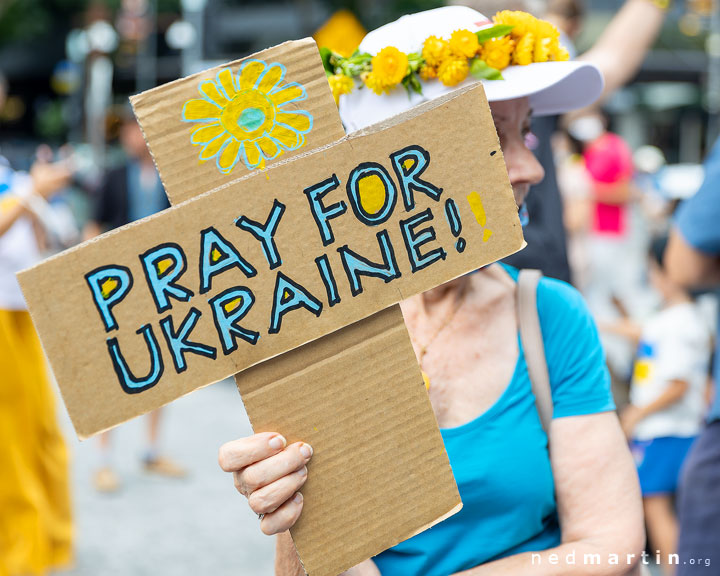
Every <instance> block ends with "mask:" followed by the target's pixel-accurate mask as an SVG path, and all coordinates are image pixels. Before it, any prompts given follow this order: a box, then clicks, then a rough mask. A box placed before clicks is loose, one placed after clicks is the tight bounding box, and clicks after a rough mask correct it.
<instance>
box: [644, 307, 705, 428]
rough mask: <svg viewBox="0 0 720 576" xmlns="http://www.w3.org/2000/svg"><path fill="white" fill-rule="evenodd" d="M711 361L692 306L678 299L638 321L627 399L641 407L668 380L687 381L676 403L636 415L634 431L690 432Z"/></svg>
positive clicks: (698, 421) (696, 424)
mask: <svg viewBox="0 0 720 576" xmlns="http://www.w3.org/2000/svg"><path fill="white" fill-rule="evenodd" d="M709 363H710V331H709V330H708V327H707V323H706V322H705V321H704V319H703V318H702V316H701V315H700V312H699V309H698V308H697V306H696V305H695V304H693V303H691V302H683V303H681V304H676V305H674V306H670V307H669V308H665V309H664V310H662V311H660V312H659V313H658V314H656V315H655V316H653V317H651V318H650V320H648V321H647V322H646V324H645V325H644V326H643V331H642V339H641V340H640V344H639V346H638V357H637V360H636V362H635V370H634V373H633V380H632V385H631V388H630V401H631V402H632V404H634V405H635V406H638V407H641V408H642V407H644V406H647V405H648V404H650V403H651V402H653V401H654V400H656V399H657V398H658V397H659V396H660V395H661V394H662V393H663V392H664V391H665V389H666V388H667V386H668V384H669V382H670V381H671V380H683V381H685V382H687V383H688V389H687V392H686V393H685V395H684V396H683V397H682V398H681V399H680V400H679V401H678V402H676V403H675V404H672V405H671V406H668V407H667V408H666V409H664V410H661V411H659V412H655V413H654V414H651V415H650V416H648V417H647V418H644V419H643V420H641V421H640V422H639V423H638V425H637V427H636V428H635V432H634V437H635V438H636V439H638V440H650V439H651V438H661V437H666V436H675V437H681V438H686V437H690V436H695V435H697V434H698V433H699V432H700V429H701V428H702V423H703V418H704V416H705V412H706V405H705V386H706V382H707V377H708V370H709Z"/></svg>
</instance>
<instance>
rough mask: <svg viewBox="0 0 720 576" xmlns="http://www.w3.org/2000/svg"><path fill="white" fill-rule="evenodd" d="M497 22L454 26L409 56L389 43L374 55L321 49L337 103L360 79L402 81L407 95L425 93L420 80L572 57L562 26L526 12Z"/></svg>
mask: <svg viewBox="0 0 720 576" xmlns="http://www.w3.org/2000/svg"><path fill="white" fill-rule="evenodd" d="M493 23H494V24H493V26H491V27H488V28H484V29H482V30H479V31H478V32H471V31H470V30H455V32H453V33H452V34H451V35H450V39H449V40H443V39H442V38H438V37H437V36H429V37H428V38H427V39H426V40H425V42H423V47H422V50H421V51H420V52H411V53H410V54H405V53H404V52H401V51H400V50H398V49H397V48H395V47H394V46H387V47H385V48H383V49H382V50H380V52H378V53H377V54H376V55H375V56H372V55H370V54H367V53H360V52H358V51H356V52H355V53H354V54H353V55H352V56H350V57H349V58H344V57H343V56H341V55H340V54H336V53H335V52H332V51H331V50H329V49H328V48H320V55H321V56H322V60H323V65H324V66H325V72H326V74H327V76H328V81H329V82H330V88H331V89H332V93H333V96H334V97H335V102H337V101H338V99H339V97H340V95H341V94H349V93H350V92H351V91H352V89H353V88H354V86H355V79H356V78H359V79H360V81H361V82H362V83H364V84H365V86H367V87H368V88H369V89H370V90H372V91H373V92H375V93H376V94H382V93H387V92H390V91H391V90H393V89H394V88H396V87H397V85H398V84H402V85H403V86H404V87H405V89H406V90H407V91H408V94H410V93H411V91H413V92H417V93H418V94H422V85H421V84H420V80H419V79H418V77H419V78H422V79H423V80H426V81H427V80H431V79H434V78H437V79H438V80H440V82H442V83H443V84H445V86H455V85H456V84H459V83H460V82H462V81H463V80H465V78H467V77H468V75H469V74H471V75H472V76H474V77H475V78H478V79H484V80H502V79H503V77H502V74H501V72H500V71H501V70H503V69H504V68H507V67H508V66H510V64H517V65H520V66H525V65H527V64H532V63H533V62H550V61H563V60H567V59H568V58H569V55H568V52H567V50H566V49H565V48H563V47H562V46H560V33H559V32H558V30H557V28H555V26H553V25H552V24H550V22H546V21H545V20H540V19H538V18H535V16H533V15H531V14H528V13H527V12H519V11H511V10H503V11H502V12H498V13H497V14H495V16H494V17H493Z"/></svg>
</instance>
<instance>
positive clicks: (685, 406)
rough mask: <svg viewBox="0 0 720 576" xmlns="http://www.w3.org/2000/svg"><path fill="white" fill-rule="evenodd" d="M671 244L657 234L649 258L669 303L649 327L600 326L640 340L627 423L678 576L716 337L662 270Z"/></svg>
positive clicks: (653, 539) (658, 538)
mask: <svg viewBox="0 0 720 576" xmlns="http://www.w3.org/2000/svg"><path fill="white" fill-rule="evenodd" d="M666 245H667V239H666V238H658V239H656V240H655V241H654V242H653V243H652V246H651V249H650V259H649V276H650V282H651V284H652V286H653V288H654V289H655V290H656V291H657V292H658V293H659V294H660V296H661V298H662V308H661V309H660V310H659V311H658V312H657V313H656V314H654V315H652V316H651V317H650V318H649V319H648V320H647V321H646V322H644V323H643V324H642V326H640V325H637V324H634V323H632V322H631V321H627V320H626V321H621V322H619V323H617V324H614V325H606V326H603V325H602V324H600V328H601V329H603V328H604V329H606V330H608V331H614V332H615V333H617V334H620V335H623V336H626V337H629V338H631V339H633V340H634V341H636V342H637V344H638V352H637V360H636V362H635V370H634V375H633V380H632V385H631V388H630V404H629V405H628V406H627V407H626V408H625V409H624V410H623V411H622V413H621V416H620V421H621V423H622V426H623V430H624V431H625V435H626V436H627V438H628V440H629V441H630V445H631V449H632V452H633V456H634V457H635V462H636V464H637V467H638V475H639V477H640V488H641V490H642V494H643V505H644V509H645V522H646V524H647V532H648V540H649V542H650V549H651V550H653V551H658V550H659V551H660V557H661V558H662V559H663V561H664V562H665V563H664V564H663V571H664V573H665V574H666V576H672V575H673V574H675V566H674V565H671V564H669V563H667V560H666V559H667V558H669V554H675V553H676V551H677V533H678V528H677V518H676V514H675V505H674V500H673V499H674V496H675V492H676V490H677V484H678V480H679V477H680V469H681V467H682V464H683V462H684V461H685V457H686V456H687V453H688V451H689V450H690V447H691V446H692V444H693V442H694V441H695V439H696V437H697V435H698V434H699V433H700V431H701V429H702V420H703V417H704V416H705V413H706V411H707V405H706V401H705V390H706V381H707V374H708V369H709V365H710V355H711V354H710V343H711V335H710V332H709V330H708V328H707V326H706V323H705V322H704V321H703V318H702V316H701V311H700V309H699V308H698V307H697V306H696V305H695V303H694V302H693V299H692V297H691V295H690V294H689V293H688V291H687V290H686V289H684V288H683V287H682V286H680V285H678V284H677V283H675V282H674V281H673V280H672V279H671V278H669V277H668V275H667V273H666V272H665V271H664V269H663V268H662V259H663V254H664V252H665V247H666Z"/></svg>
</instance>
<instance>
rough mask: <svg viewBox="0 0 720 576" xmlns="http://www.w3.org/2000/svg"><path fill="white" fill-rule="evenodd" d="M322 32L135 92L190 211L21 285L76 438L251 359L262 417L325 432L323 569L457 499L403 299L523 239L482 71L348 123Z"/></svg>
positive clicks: (311, 491)
mask: <svg viewBox="0 0 720 576" xmlns="http://www.w3.org/2000/svg"><path fill="white" fill-rule="evenodd" d="M309 47H312V50H316V49H315V47H314V44H312V43H311V41H300V42H299V43H289V44H286V45H283V46H281V47H276V48H274V49H270V50H268V51H266V52H263V53H261V54H260V55H256V56H254V57H251V58H249V59H246V60H244V61H241V62H239V63H233V64H231V65H228V66H225V67H220V68H219V69H216V71H214V72H213V73H212V74H211V73H207V74H201V75H199V76H195V77H190V78H187V79H183V80H180V81H178V82H175V83H172V84H170V85H168V86H165V87H160V88H157V89H155V90H152V91H150V92H148V93H146V94H142V95H139V96H137V97H135V98H134V99H133V103H134V106H135V109H136V112H137V113H138V118H139V119H140V121H141V124H142V126H143V129H144V131H145V134H146V137H147V138H148V140H149V143H150V146H151V149H152V151H153V154H154V157H155V161H156V163H157V165H158V168H159V170H160V173H161V176H162V178H163V181H164V183H165V185H166V187H167V189H168V194H169V196H170V198H171V199H172V200H173V203H174V204H175V205H174V207H173V208H171V209H169V210H167V211H165V212H163V213H161V214H158V215H155V216H153V217H150V218H147V219H145V220H143V221H141V222H137V223H134V224H131V225H128V226H126V227H124V228H122V229H119V230H116V231H113V232H110V233H108V234H106V235H104V236H102V237H100V238H97V239H95V240H93V241H90V242H88V243H86V244H84V245H82V246H80V247H77V248H74V249H71V250H69V251H67V252H65V253H63V254H61V255H58V256H56V257H53V258H51V259H49V260H47V261H45V262H44V263H41V264H39V265H38V266H36V267H34V268H32V269H29V270H27V271H24V272H22V273H21V274H20V275H19V279H20V283H21V286H22V288H23V291H24V294H25V297H26V300H27V302H28V305H29V308H30V311H31V313H32V315H33V319H34V321H35V324H36V327H37V329H38V333H39V334H40V337H41V339H42V341H43V345H44V347H45V350H46V352H47V354H48V357H49V359H50V362H51V365H52V367H53V370H54V372H55V375H56V378H57V380H58V384H59V386H60V389H61V391H62V394H63V398H64V400H65V403H66V405H67V408H68V411H69V413H70V416H71V418H72V420H73V424H74V426H75V428H76V431H77V432H78V434H79V435H80V436H88V435H91V434H94V433H96V432H99V431H101V430H104V429H107V428H109V427H111V426H114V425H116V424H118V423H120V422H123V421H125V420H127V419H129V418H132V417H134V416H136V415H139V414H142V413H144V412H147V411H150V410H152V409H154V408H157V407H159V406H161V405H163V404H166V403H168V402H170V401H172V400H174V399H175V398H178V397H179V396H181V395H183V394H186V393H188V392H190V391H192V390H194V389H196V388H198V387H200V386H204V385H207V384H210V383H213V382H216V381H218V380H220V379H222V378H225V377H227V376H229V375H231V374H235V373H237V372H241V371H243V370H244V371H245V372H243V373H241V374H240V375H239V376H238V378H237V382H238V387H239V389H240V391H241V393H242V396H243V399H244V401H245V403H246V406H247V409H248V415H249V417H250V419H251V421H252V423H253V426H254V428H255V430H257V431H262V430H276V431H279V432H281V433H283V434H285V435H286V436H287V437H288V438H289V439H303V440H305V441H308V442H310V443H312V444H313V446H314V447H315V450H316V452H315V457H314V459H313V462H312V463H311V465H310V468H311V470H312V472H311V474H310V476H309V477H310V478H311V480H309V481H308V485H307V486H306V488H304V490H303V492H304V495H305V508H304V512H303V516H302V519H301V522H300V523H299V524H298V525H297V526H296V527H295V528H294V529H293V537H294V541H295V543H296V546H297V548H298V551H299V553H300V556H301V559H302V561H303V562H304V565H305V568H306V569H307V570H308V571H309V573H310V574H312V575H313V576H314V575H315V574H318V575H324V574H328V575H330V574H335V573H337V572H340V571H341V570H343V569H345V568H347V567H349V566H351V565H353V564H354V563H357V562H359V561H361V560H363V559H364V558H367V557H369V556H370V555H372V554H375V553H377V552H380V551H381V550H383V549H384V548H386V547H388V546H391V545H393V544H395V543H396V542H398V541H400V540H402V539H404V538H406V537H408V536H410V535H411V534H412V533H414V532H417V531H419V530H420V529H422V528H423V527H424V526H427V525H429V524H431V523H433V522H435V521H437V520H438V519H439V518H441V517H442V516H443V515H445V514H447V513H450V512H452V511H453V510H456V509H457V507H458V505H459V497H458V495H457V490H456V487H455V484H454V481H453V479H452V474H451V471H450V468H449V464H448V462H447V455H446V454H445V452H444V449H443V444H442V439H441V438H440V435H439V433H438V430H437V425H436V423H435V420H434V416H433V413H432V409H431V407H430V405H429V402H428V401H427V397H426V394H425V391H424V387H423V384H422V378H421V377H420V374H419V369H418V366H417V363H416V361H415V359H414V356H413V353H412V348H411V346H410V344H409V340H408V336H407V332H406V330H405V328H404V325H403V324H402V319H401V315H400V313H399V309H398V307H397V306H396V305H397V303H398V302H399V301H401V300H402V299H404V298H407V297H409V296H411V295H413V294H417V293H419V292H423V291H425V290H428V289H430V288H433V287H435V286H437V285H439V284H441V283H443V282H446V281H448V280H450V279H452V278H455V277H457V276H459V275H462V274H464V273H467V272H470V271H472V270H475V269H477V268H479V267H481V266H483V265H485V264H488V263H490V262H493V261H495V260H498V259H500V258H502V257H504V256H506V255H508V254H510V253H512V252H515V251H516V250H518V249H520V248H521V247H522V245H523V240H522V233H521V228H520V225H519V221H518V217H517V210H516V207H515V202H514V199H513V195H512V190H511V187H510V185H509V182H508V179H507V173H506V171H505V166H504V163H503V159H502V153H501V151H500V147H499V143H498V140H497V136H496V134H495V130H494V126H493V123H492V118H491V116H490V112H489V108H488V105H487V102H486V100H485V97H484V93H483V91H482V87H481V86H480V85H476V86H475V87H472V88H470V89H466V90H465V91H463V92H457V93H454V94H452V95H450V96H448V97H445V98H444V99H441V100H435V101H433V102H431V103H427V104H425V105H423V106H421V107H419V108H416V109H414V110H413V111H411V112H410V113H408V114H406V115H401V116H398V117H395V118H393V119H392V120H391V121H389V122H388V123H386V124H384V125H382V126H375V127H372V128H370V129H368V130H366V131H364V132H363V133H362V134H356V135H353V136H350V137H344V136H342V133H341V132H339V131H338V127H339V119H338V118H337V111H336V110H335V108H334V104H333V102H332V98H331V96H330V92H329V89H328V87H327V81H326V80H325V76H324V71H323V70H322V67H321V65H320V62H319V56H317V53H316V52H313V51H312V50H311V51H310V52H307V51H308V50H309ZM296 50H297V53H301V52H303V51H306V54H307V62H308V63H307V64H305V60H303V59H298V58H296ZM295 60H298V61H297V62H296V61H295ZM313 61H316V62H315V64H317V70H315V71H309V69H311V68H312V67H313V66H315V64H312V62H313ZM304 66H306V67H304ZM320 79H321V80H322V82H320ZM321 87H322V89H321ZM323 90H324V92H323ZM198 91H199V92H200V93H201V94H202V97H198ZM301 104H302V106H303V108H300V107H299V106H300V105H301ZM330 107H332V108H330ZM468 111H472V113H469V112H468ZM315 131H317V134H316V133H315ZM179 159H182V160H179ZM198 163H200V164H198ZM261 168H262V169H261ZM185 198H187V200H186V201H180V200H182V199H185ZM383 311H384V312H383ZM338 330H341V331H340V332H338ZM290 351H292V352H290ZM252 366H255V368H252V369H250V370H248V369H249V368H250V367H252ZM356 432H357V434H356ZM399 462H400V463H402V464H401V465H395V466H394V467H393V466H391V464H397V463H399ZM361 470H362V471H363V472H362V474H361V475H360V476H359V477H358V474H360V471H361ZM360 479H363V480H368V481H369V482H370V483H369V484H368V485H365V484H364V483H363V482H360ZM368 490H370V491H371V492H372V494H370V492H368ZM428 490H431V493H432V494H433V496H432V498H427V494H428ZM348 502H354V503H355V504H352V505H350V504H348ZM421 502H426V503H424V504H420V503H421ZM404 503H406V504H404ZM388 510H391V511H392V513H391V514H390V515H388Z"/></svg>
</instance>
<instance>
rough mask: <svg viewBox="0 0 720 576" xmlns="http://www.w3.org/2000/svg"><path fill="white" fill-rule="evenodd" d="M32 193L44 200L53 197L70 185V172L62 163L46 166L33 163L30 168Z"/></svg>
mask: <svg viewBox="0 0 720 576" xmlns="http://www.w3.org/2000/svg"><path fill="white" fill-rule="evenodd" d="M30 177H31V178H32V183H33V191H34V192H35V193H36V194H39V195H40V196H42V197H43V198H45V199H48V198H50V197H52V196H53V194H55V193H56V192H57V191H58V190H60V189H62V188H64V187H65V186H67V185H68V184H70V178H71V177H72V172H71V171H70V169H69V168H68V167H67V166H66V165H65V164H64V163H62V162H56V163H53V164H48V163H45V162H41V161H38V162H35V164H33V165H32V168H30Z"/></svg>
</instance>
